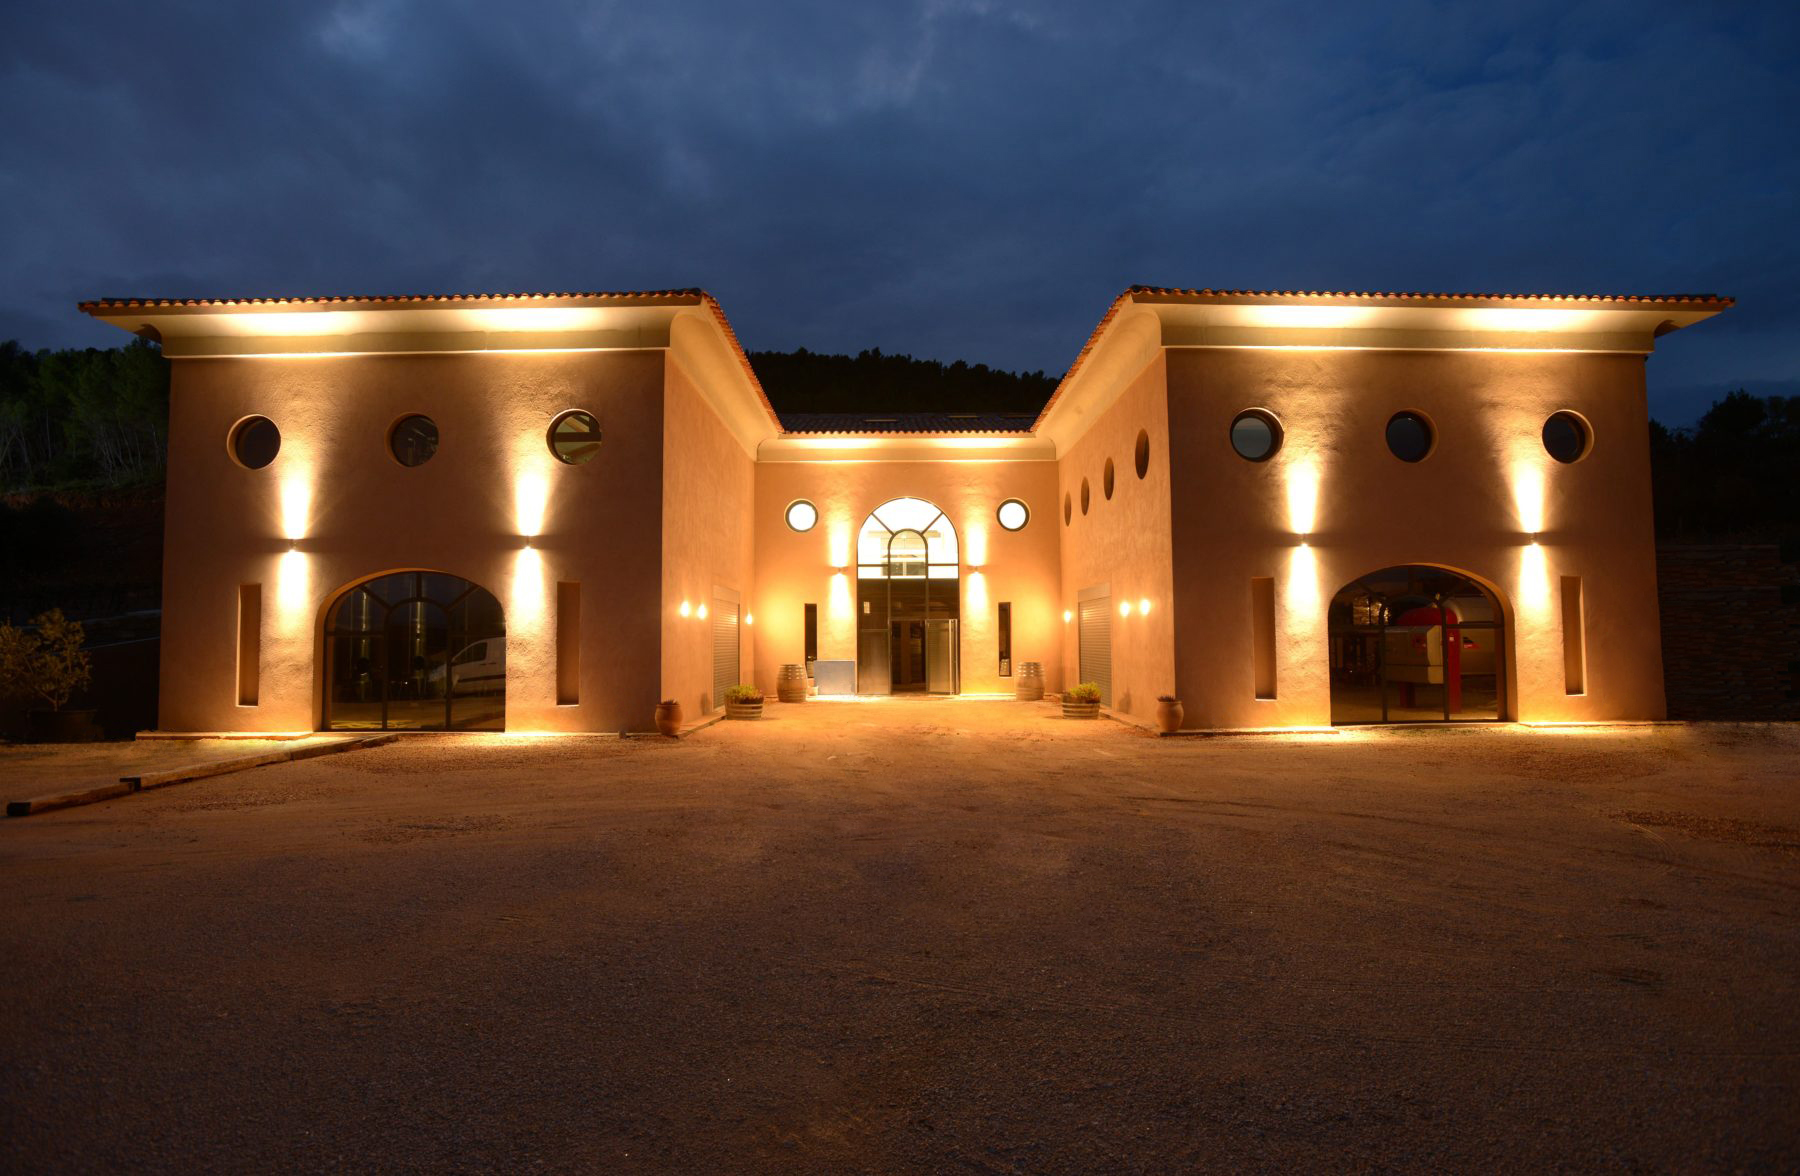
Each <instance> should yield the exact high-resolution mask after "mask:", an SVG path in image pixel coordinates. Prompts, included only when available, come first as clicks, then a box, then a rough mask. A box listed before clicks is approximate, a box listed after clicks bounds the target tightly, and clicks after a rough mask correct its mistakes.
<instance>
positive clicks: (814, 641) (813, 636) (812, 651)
mask: <svg viewBox="0 0 1800 1176" xmlns="http://www.w3.org/2000/svg"><path fill="white" fill-rule="evenodd" d="M818 660H819V606H818V605H816V604H809V605H807V606H806V674H807V677H811V676H812V664H813V663H814V662H816V661H818Z"/></svg>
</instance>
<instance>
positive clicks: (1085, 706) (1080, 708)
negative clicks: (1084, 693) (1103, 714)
mask: <svg viewBox="0 0 1800 1176" xmlns="http://www.w3.org/2000/svg"><path fill="white" fill-rule="evenodd" d="M1062 710H1063V718H1065V719H1097V718H1099V717H1100V704H1099V703H1097V702H1076V701H1074V700H1072V699H1070V698H1067V697H1065V698H1064V699H1063V700H1062Z"/></svg>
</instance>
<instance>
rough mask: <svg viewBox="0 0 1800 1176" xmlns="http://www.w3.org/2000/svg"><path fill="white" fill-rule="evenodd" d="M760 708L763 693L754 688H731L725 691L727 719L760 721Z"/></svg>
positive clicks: (742, 686) (740, 686) (743, 686)
mask: <svg viewBox="0 0 1800 1176" xmlns="http://www.w3.org/2000/svg"><path fill="white" fill-rule="evenodd" d="M762 706H763V692H762V691H760V690H758V689H757V688H756V687H754V686H748V685H738V686H732V687H729V688H728V689H727V690H726V691H725V717H726V718H728V719H760V718H762Z"/></svg>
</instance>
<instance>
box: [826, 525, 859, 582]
mask: <svg viewBox="0 0 1800 1176" xmlns="http://www.w3.org/2000/svg"><path fill="white" fill-rule="evenodd" d="M852 534H853V528H852V527H851V525H850V520H849V519H847V518H844V517H842V516H841V515H840V514H839V513H838V512H837V511H833V512H832V519H831V522H829V523H827V524H826V525H825V551H826V555H827V557H828V558H829V559H830V560H831V566H832V567H834V568H837V569H839V570H840V571H841V570H842V569H844V568H847V567H849V566H850V537H851V535H852Z"/></svg>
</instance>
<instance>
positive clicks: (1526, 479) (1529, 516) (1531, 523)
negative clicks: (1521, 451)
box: [1512, 461, 1544, 542]
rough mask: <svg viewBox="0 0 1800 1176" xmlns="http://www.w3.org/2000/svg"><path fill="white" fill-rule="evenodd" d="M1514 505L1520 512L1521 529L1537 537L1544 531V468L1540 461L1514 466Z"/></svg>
mask: <svg viewBox="0 0 1800 1176" xmlns="http://www.w3.org/2000/svg"><path fill="white" fill-rule="evenodd" d="M1512 491H1513V504H1514V505H1515V506H1516V507H1517V508H1518V511H1519V529H1520V530H1521V531H1524V532H1525V533H1526V534H1527V535H1531V536H1534V539H1533V541H1534V542H1535V541H1536V540H1535V536H1536V535H1537V533H1538V532H1539V531H1542V530H1543V529H1544V467H1543V463H1542V462H1538V461H1520V462H1516V463H1515V464H1514V465H1513V474H1512Z"/></svg>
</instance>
